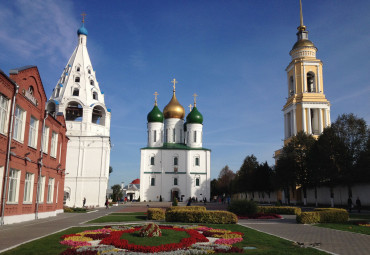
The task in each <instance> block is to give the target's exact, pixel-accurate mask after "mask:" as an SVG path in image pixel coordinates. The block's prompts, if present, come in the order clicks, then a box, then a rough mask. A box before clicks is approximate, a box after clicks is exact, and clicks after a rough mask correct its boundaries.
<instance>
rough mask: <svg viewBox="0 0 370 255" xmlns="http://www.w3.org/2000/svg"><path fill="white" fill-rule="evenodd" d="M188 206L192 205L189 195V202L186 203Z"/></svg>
mask: <svg viewBox="0 0 370 255" xmlns="http://www.w3.org/2000/svg"><path fill="white" fill-rule="evenodd" d="M186 206H191V197H189V199H188V203H187V204H186Z"/></svg>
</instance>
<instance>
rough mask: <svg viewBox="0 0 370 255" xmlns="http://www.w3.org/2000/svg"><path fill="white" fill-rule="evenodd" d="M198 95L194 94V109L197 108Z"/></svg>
mask: <svg viewBox="0 0 370 255" xmlns="http://www.w3.org/2000/svg"><path fill="white" fill-rule="evenodd" d="M197 96H198V95H197V94H195V93H194V95H193V97H194V107H197Z"/></svg>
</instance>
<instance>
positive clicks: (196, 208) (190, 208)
mask: <svg viewBox="0 0 370 255" xmlns="http://www.w3.org/2000/svg"><path fill="white" fill-rule="evenodd" d="M175 210H176V211H177V210H181V211H205V210H206V208H205V207H204V206H171V207H168V208H167V209H166V212H168V211H175Z"/></svg>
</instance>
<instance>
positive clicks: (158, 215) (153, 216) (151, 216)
mask: <svg viewBox="0 0 370 255" xmlns="http://www.w3.org/2000/svg"><path fill="white" fill-rule="evenodd" d="M165 212H166V211H165V209H162V208H149V209H148V211H147V216H148V220H164V219H165Z"/></svg>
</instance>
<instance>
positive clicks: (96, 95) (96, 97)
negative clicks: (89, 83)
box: [93, 92, 98, 100]
mask: <svg viewBox="0 0 370 255" xmlns="http://www.w3.org/2000/svg"><path fill="white" fill-rule="evenodd" d="M93 99H94V100H98V93H96V92H93Z"/></svg>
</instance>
